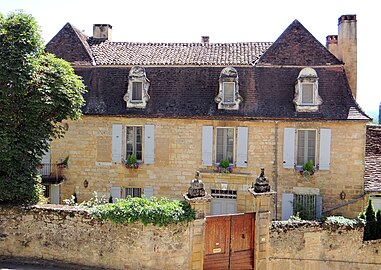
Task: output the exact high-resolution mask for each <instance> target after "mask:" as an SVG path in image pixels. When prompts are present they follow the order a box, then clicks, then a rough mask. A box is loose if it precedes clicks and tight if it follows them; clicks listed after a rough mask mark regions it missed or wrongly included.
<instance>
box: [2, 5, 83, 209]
mask: <svg viewBox="0 0 381 270" xmlns="http://www.w3.org/2000/svg"><path fill="white" fill-rule="evenodd" d="M84 91H85V86H84V84H83V82H82V80H81V78H80V77H79V76H77V75H75V74H74V70H73V68H72V67H71V66H70V64H69V63H67V62H65V61H64V60H62V59H58V58H56V57H55V56H54V55H52V54H49V53H46V52H45V51H44V45H43V40H42V37H41V35H40V30H39V27H38V25H37V23H36V21H35V20H34V18H33V17H32V16H31V15H28V14H25V13H23V12H21V11H17V12H12V13H10V14H8V15H7V16H4V15H3V14H1V13H0V127H1V128H0V203H16V204H20V203H35V202H37V200H38V196H39V192H40V188H39V187H40V185H39V182H40V181H39V177H38V176H37V170H36V167H37V165H38V164H39V163H40V160H41V157H42V155H43V153H44V151H46V150H47V149H48V147H49V141H51V140H52V139H53V138H59V137H62V136H63V134H64V132H65V129H64V126H63V125H62V121H63V120H65V119H71V120H75V119H78V118H79V117H80V116H81V107H82V106H83V105H84V99H83V97H82V93H84Z"/></svg>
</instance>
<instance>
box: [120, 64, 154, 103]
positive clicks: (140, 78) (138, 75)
mask: <svg viewBox="0 0 381 270" xmlns="http://www.w3.org/2000/svg"><path fill="white" fill-rule="evenodd" d="M134 83H141V84H142V86H141V91H142V93H141V99H138V100H133V98H132V91H133V84H134ZM149 86H150V82H149V80H148V78H147V75H146V71H145V69H144V67H139V66H135V67H132V68H131V70H130V72H129V75H128V87H127V93H126V94H125V95H124V97H123V99H124V101H126V103H127V108H138V109H144V108H145V107H146V105H147V102H148V100H149V99H150V96H149V95H148V89H149Z"/></svg>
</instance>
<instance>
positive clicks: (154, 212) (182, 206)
mask: <svg viewBox="0 0 381 270" xmlns="http://www.w3.org/2000/svg"><path fill="white" fill-rule="evenodd" d="M90 213H91V214H92V215H93V216H95V217H96V218H98V219H101V220H111V221H112V222H115V223H134V222H142V223H143V224H144V225H147V224H153V225H159V226H165V225H168V224H171V223H179V222H183V221H192V220H194V219H195V212H194V210H193V209H192V208H191V207H190V205H189V203H187V202H184V201H178V200H174V201H170V200H168V199H167V198H162V199H157V198H155V197H152V198H150V199H147V198H145V197H143V198H127V199H125V200H124V199H123V200H118V201H117V202H116V203H107V204H102V205H97V206H95V207H94V208H92V210H91V212H90Z"/></svg>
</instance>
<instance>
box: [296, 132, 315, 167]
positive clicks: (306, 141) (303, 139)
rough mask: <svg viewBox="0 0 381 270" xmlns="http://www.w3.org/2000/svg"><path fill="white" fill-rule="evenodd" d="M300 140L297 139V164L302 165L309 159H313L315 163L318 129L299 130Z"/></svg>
mask: <svg viewBox="0 0 381 270" xmlns="http://www.w3.org/2000/svg"><path fill="white" fill-rule="evenodd" d="M297 132H298V141H297V145H298V146H297V147H298V148H297V149H298V150H297V154H296V160H297V162H296V165H297V166H301V165H303V164H304V163H306V162H308V161H310V160H311V161H312V163H313V164H314V165H315V164H316V163H315V159H316V130H303V129H299V130H298V131H297Z"/></svg>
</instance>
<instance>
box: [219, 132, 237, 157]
mask: <svg viewBox="0 0 381 270" xmlns="http://www.w3.org/2000/svg"><path fill="white" fill-rule="evenodd" d="M216 136H217V140H216V162H217V163H218V162H220V161H221V160H223V159H224V160H228V161H229V163H231V164H233V155H234V128H217V135H216Z"/></svg>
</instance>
